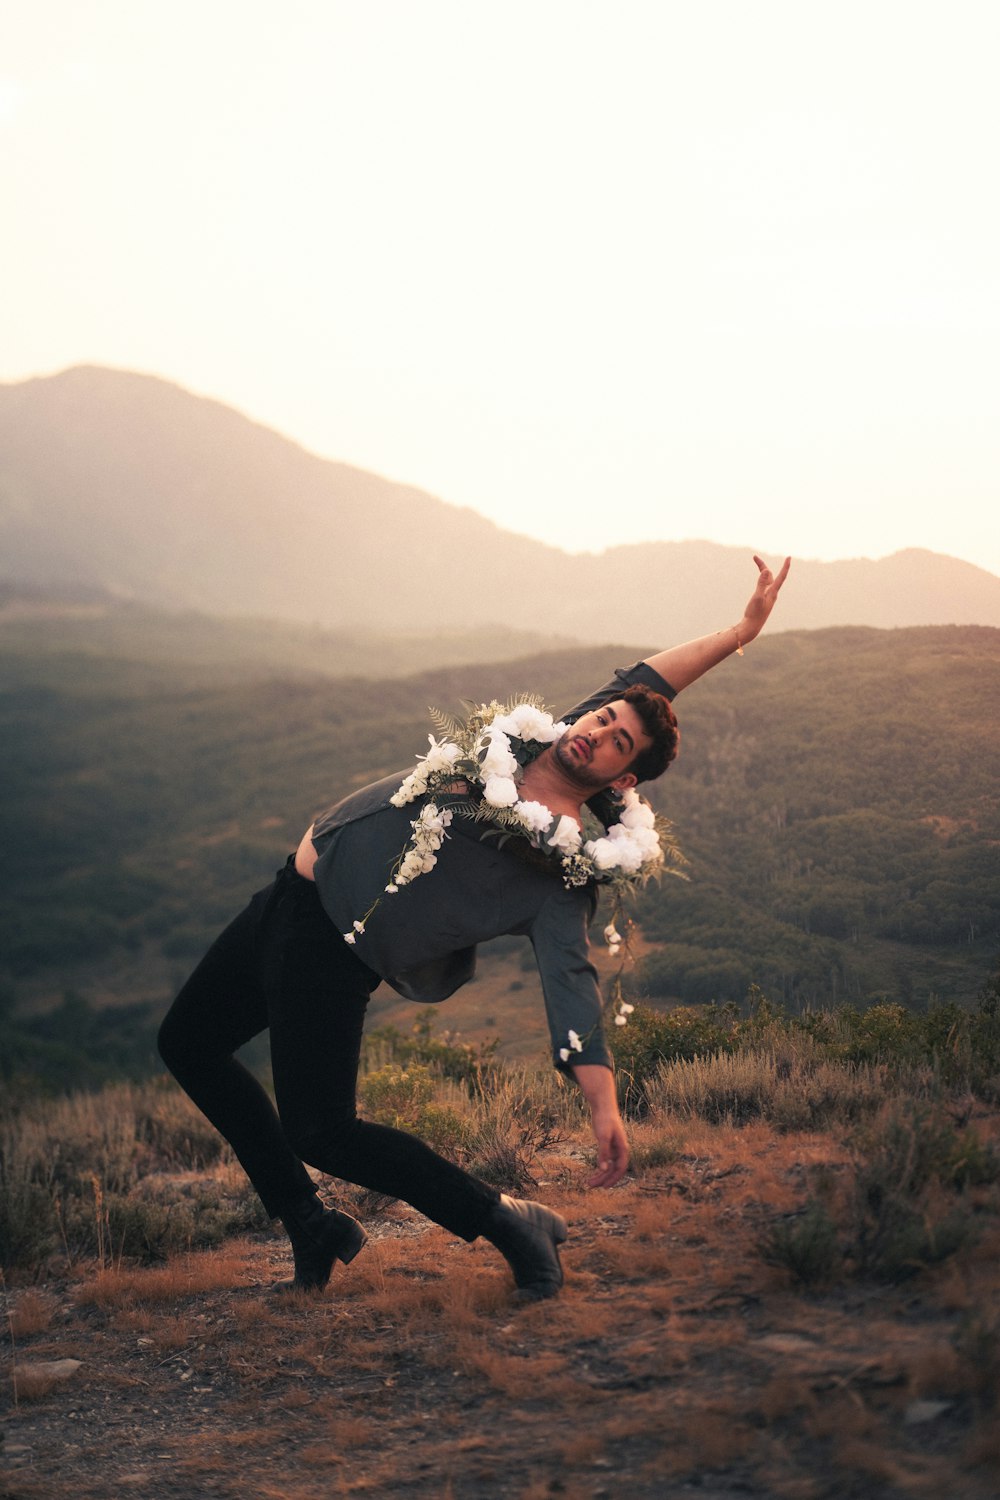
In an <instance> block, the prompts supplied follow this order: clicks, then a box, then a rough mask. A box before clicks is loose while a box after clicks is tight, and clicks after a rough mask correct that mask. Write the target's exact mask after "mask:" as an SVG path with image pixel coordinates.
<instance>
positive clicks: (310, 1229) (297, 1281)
mask: <svg viewBox="0 0 1000 1500" xmlns="http://www.w3.org/2000/svg"><path fill="white" fill-rule="evenodd" d="M281 1222H282V1224H283V1225H284V1226H285V1232H286V1234H287V1235H288V1238H289V1239H290V1240H291V1242H292V1255H293V1257H294V1260H295V1276H294V1278H293V1279H292V1280H291V1281H279V1282H277V1283H276V1284H275V1286H274V1287H273V1288H272V1290H273V1291H275V1292H299V1291H306V1292H321V1291H322V1290H323V1288H324V1287H325V1286H326V1284H327V1282H328V1281H329V1280H330V1273H331V1271H332V1270H333V1267H334V1263H335V1262H336V1261H338V1260H339V1261H341V1262H342V1263H343V1264H344V1265H345V1266H346V1265H347V1263H348V1261H352V1260H353V1259H354V1257H355V1256H356V1255H357V1253H358V1251H359V1250H360V1249H361V1248H362V1246H363V1245H364V1243H365V1241H366V1240H367V1238H368V1236H367V1235H366V1234H365V1232H364V1230H363V1229H362V1227H361V1225H360V1224H359V1223H358V1221H357V1219H352V1218H351V1216H350V1214H342V1213H340V1212H339V1210H337V1209H335V1208H324V1207H323V1204H322V1203H321V1201H320V1199H319V1198H318V1197H317V1196H316V1195H315V1194H310V1196H309V1197H307V1198H300V1199H298V1201H297V1202H295V1203H292V1204H290V1205H289V1207H288V1208H286V1209H284V1210H283V1211H282V1214H281Z"/></svg>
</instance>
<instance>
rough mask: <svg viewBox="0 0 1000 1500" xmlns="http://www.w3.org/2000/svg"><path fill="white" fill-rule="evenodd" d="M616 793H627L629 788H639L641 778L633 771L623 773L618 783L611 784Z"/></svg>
mask: <svg viewBox="0 0 1000 1500" xmlns="http://www.w3.org/2000/svg"><path fill="white" fill-rule="evenodd" d="M611 785H612V787H613V788H614V790H615V791H616V792H627V791H628V789H629V787H632V786H638V785H639V778H638V776H636V775H635V774H634V773H633V772H632V771H623V772H622V774H621V775H620V776H619V778H618V780H617V781H613V782H612V783H611Z"/></svg>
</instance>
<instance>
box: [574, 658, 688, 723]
mask: <svg viewBox="0 0 1000 1500" xmlns="http://www.w3.org/2000/svg"><path fill="white" fill-rule="evenodd" d="M630 687H647V688H650V689H651V690H652V691H653V692H654V693H661V694H662V695H663V697H664V698H669V699H673V698H676V697H677V694H676V693H675V691H674V689H673V688H672V687H671V686H670V683H669V682H667V680H666V678H665V677H661V676H660V674H659V672H655V671H654V670H653V668H652V667H651V666H650V665H649V662H647V661H637V662H635V663H633V665H632V666H631V667H616V668H615V675H614V676H613V677H612V679H611V681H610V682H606V683H605V684H604V686H603V687H599V688H598V689H597V691H596V692H595V693H591V694H590V697H589V698H584V700H583V702H582V703H575V704H574V705H573V707H572V708H571V709H570V710H569V712H568V713H565V714H563V715H562V719H563V722H564V723H566V724H574V723H575V722H576V720H577V719H582V718H583V716H584V714H588V713H590V711H591V709H594V708H600V707H601V704H602V703H610V702H611V701H612V700H613V699H615V698H620V697H621V696H622V694H623V693H624V692H625V690H626V688H630Z"/></svg>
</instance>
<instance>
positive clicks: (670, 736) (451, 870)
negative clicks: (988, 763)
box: [160, 557, 789, 1300]
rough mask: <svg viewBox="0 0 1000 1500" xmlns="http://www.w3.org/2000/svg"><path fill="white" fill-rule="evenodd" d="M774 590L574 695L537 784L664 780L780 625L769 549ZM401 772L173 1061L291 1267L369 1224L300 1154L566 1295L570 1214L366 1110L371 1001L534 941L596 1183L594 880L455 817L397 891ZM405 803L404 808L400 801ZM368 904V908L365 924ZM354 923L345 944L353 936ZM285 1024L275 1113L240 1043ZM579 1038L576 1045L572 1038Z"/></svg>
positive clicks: (315, 1264)
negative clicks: (584, 696)
mask: <svg viewBox="0 0 1000 1500" xmlns="http://www.w3.org/2000/svg"><path fill="white" fill-rule="evenodd" d="M754 561H755V563H756V564H757V568H758V578H757V584H756V587H755V589H754V592H753V594H752V595H751V597H750V600H749V602H748V604H747V606H746V609H745V610H744V613H743V616H742V618H741V619H740V620H739V622H738V623H737V624H736V625H733V626H729V627H728V628H727V629H725V630H722V631H719V632H717V633H716V634H714V635H710V636H703V637H702V638H701V639H699V640H695V641H689V642H687V643H686V644H685V645H682V646H675V647H673V648H671V649H669V650H666V651H661V652H659V653H657V654H656V655H654V656H652V657H650V658H648V660H646V661H645V662H640V663H637V664H636V666H635V667H633V668H630V669H629V670H628V671H626V672H619V673H617V674H616V678H615V679H614V680H613V681H612V682H610V683H609V684H607V685H606V687H604V688H602V689H600V690H599V691H598V693H596V694H594V695H593V697H592V698H590V699H588V700H586V701H585V702H584V703H582V704H579V705H577V707H576V708H575V709H574V710H573V711H572V713H571V714H570V715H569V716H568V718H569V719H570V720H571V721H572V722H571V724H570V727H569V728H568V729H567V730H566V732H565V733H564V734H563V735H562V736H561V738H559V739H557V740H556V741H555V742H554V743H553V744H551V745H549V746H548V747H547V748H546V749H544V750H543V751H542V752H541V753H540V754H539V755H538V756H537V757H536V758H535V759H534V760H532V761H531V762H530V764H528V765H527V766H525V767H524V769H523V772H522V773H521V776H520V783H519V788H518V795H519V797H520V798H521V800H522V801H524V802H530V803H533V804H541V805H542V807H543V810H544V809H545V808H547V809H548V810H549V811H550V812H551V813H552V815H553V818H554V819H555V820H556V821H557V822H558V821H559V820H560V819H569V820H570V821H571V824H572V825H576V824H577V823H578V822H579V819H580V817H581V810H582V807H583V804H584V803H585V802H589V801H591V800H592V799H593V798H594V797H595V794H597V795H600V794H604V793H611V794H612V795H615V794H619V795H620V794H621V793H623V792H625V791H627V790H628V789H629V788H631V787H633V786H634V785H635V784H636V782H637V781H638V780H639V779H640V777H642V778H647V779H648V778H649V777H650V776H653V775H657V774H659V773H660V772H661V771H662V770H664V769H665V768H666V766H667V765H668V764H669V762H670V760H672V759H673V755H674V753H675V752H676V744H677V734H676V721H675V720H674V717H673V712H672V710H671V709H670V706H669V701H668V700H669V699H671V698H673V697H674V696H675V695H676V694H677V693H678V692H680V691H681V690H682V689H683V688H685V687H687V686H689V685H690V684H691V683H692V682H694V681H696V680H697V679H698V678H699V677H701V676H702V675H703V674H704V673H705V672H707V671H709V670H710V669H711V668H712V667H714V666H717V665H718V664H719V663H720V662H722V661H724V660H725V659H726V658H727V657H728V656H731V655H732V654H733V653H734V652H737V651H738V652H740V653H742V651H743V647H744V646H745V645H746V644H747V643H748V642H749V641H752V640H753V639H754V638H755V637H756V636H757V635H758V634H759V633H760V631H761V629H762V628H763V626H764V624H765V623H766V621H767V619H768V616H769V615H770V613H771V610H772V608H773V607H774V603H775V600H776V598H777V595H778V592H779V590H780V589H781V586H782V584H783V583H784V581H785V578H786V576H787V574H788V569H789V560H788V559H786V560H785V563H784V566H783V567H782V568H781V570H780V572H779V573H778V574H777V576H774V575H773V574H772V573H771V571H770V569H769V568H767V567H766V566H765V564H764V562H763V561H762V559H761V558H759V557H755V558H754ZM401 781H402V777H401V776H394V777H388V778H386V779H385V780H384V781H382V782H378V783H376V784H374V785H373V786H371V787H366V788H364V789H363V790H362V791H360V792H357V793H355V794H354V795H353V796H351V797H348V798H346V799H345V800H344V801H343V802H341V803H338V804H337V806H336V807H334V808H331V809H330V810H329V811H328V812H327V813H324V814H323V815H322V817H320V818H319V819H317V821H316V822H315V823H314V824H313V825H312V826H311V827H310V828H309V829H308V830H307V832H306V834H305V836H304V838H303V840H302V842H301V844H300V846H299V848H298V851H297V852H296V854H295V855H294V856H293V857H292V858H291V859H290V860H289V862H288V864H287V865H286V867H285V869H284V870H282V871H280V872H279V874H278V876H277V878H276V880H275V881H274V883H273V884H272V885H271V886H269V887H267V888H266V889H265V890H263V891H260V892H258V893H257V895H256V896H254V897H253V899H252V900H251V902H250V904H249V906H248V907H247V908H246V910H245V911H244V912H242V913H241V914H240V916H238V917H237V918H236V919H235V921H234V922H232V923H231V924H230V926H229V927H227V928H226V930H225V932H224V933H223V934H222V935H221V937H219V938H218V939H217V940H216V942H215V943H214V944H213V945H212V947H211V948H210V949H209V952H208V953H207V954H206V955H205V958H204V959H203V960H202V961H201V963H200V964H199V965H198V968H197V969H196V970H195V972H194V974H192V976H191V978H190V979H189V980H188V982H187V984H186V985H185V986H184V988H183V989H182V990H181V992H180V994H179V995H178V997H177V999H176V1001H175V1002H174V1004H173V1006H172V1007H171V1010H170V1011H169V1013H168V1015H167V1017H166V1019H165V1020H164V1022H163V1026H162V1027H161V1030H160V1051H161V1055H162V1056H163V1059H164V1061H165V1062H166V1064H167V1066H168V1067H169V1068H170V1069H171V1071H172V1072H173V1073H174V1075H175V1077H176V1078H177V1079H178V1081H179V1082H180V1083H181V1085H182V1087H183V1088H185V1089H186V1090H187V1092H188V1093H189V1094H190V1096H191V1097H192V1099H194V1101H195V1103H197V1104H198V1106H199V1108H200V1109H202V1111H203V1112H204V1113H205V1114H206V1115H207V1116H208V1118H209V1119H210V1120H211V1121H212V1123H213V1124H214V1125H215V1126H216V1128H217V1129H219V1130H220V1131H221V1132H222V1134H223V1135H224V1136H225V1137H226V1139H227V1140H228V1141H229V1143H230V1145H231V1146H232V1147H233V1150H234V1151H235V1153H236V1155H237V1157H238V1158H239V1160H240V1162H241V1164H242V1165H243V1167H244V1168H245V1170H246V1172H247V1173H248V1175H249V1177H250V1179H251V1181H252V1182H253V1185H254V1187H255V1188H256V1190H257V1192H258V1193H259V1195H260V1197H261V1200H262V1202H263V1203H264V1206H265V1208H266V1209H267V1212H268V1213H269V1214H270V1215H271V1216H272V1217H273V1218H280V1219H281V1220H282V1223H283V1224H284V1227H285V1230H286V1232H287V1233H288V1236H289V1239H290V1241H291V1245H292V1252H293V1259H294V1267H295V1271H294V1277H293V1279H292V1281H291V1282H287V1283H282V1284H281V1285H282V1286H286V1287H292V1288H301V1289H321V1288H323V1287H324V1286H325V1285H326V1284H327V1282H328V1280H329V1278H330V1274H331V1271H332V1268H333V1266H334V1264H335V1262H336V1261H337V1260H340V1261H342V1262H347V1261H349V1260H351V1259H352V1258H353V1257H354V1256H355V1255H356V1254H357V1253H358V1251H359V1250H360V1249H361V1248H362V1246H363V1244H364V1241H365V1234H364V1231H363V1230H362V1228H361V1226H360V1225H359V1224H358V1223H357V1222H356V1221H355V1220H354V1219H352V1218H351V1217H350V1216H349V1215H347V1214H343V1213H340V1212H338V1211H337V1210H332V1209H326V1208H325V1207H324V1206H323V1204H322V1202H321V1201H320V1199H319V1197H318V1195H317V1194H316V1190H315V1186H314V1184H313V1181H312V1178H311V1177H310V1176H309V1173H308V1172H307V1171H306V1169H305V1167H304V1166H303V1162H308V1163H310V1165H312V1166H313V1167H316V1168H318V1169H319V1170H321V1171H323V1172H326V1173H328V1174H329V1175H331V1176H334V1177H340V1178H342V1179H345V1180H347V1181H350V1182H355V1183H359V1184H361V1185H363V1186H366V1187H369V1188H373V1189H375V1190H376V1191H379V1192H383V1193H387V1194H389V1195H390V1196H392V1197H397V1198H402V1199H404V1200H405V1201H406V1202H408V1203H410V1204H412V1205H413V1206H414V1207H416V1208H417V1209H419V1210H420V1211H421V1212H422V1213H424V1214H426V1215H427V1216H428V1217H429V1218H431V1219H433V1220H434V1221H435V1222H436V1223H439V1224H442V1225H443V1226H444V1227H445V1228H447V1229H449V1230H450V1231H451V1232H452V1233H454V1234H456V1235H458V1236H460V1237H461V1238H463V1239H466V1240H470V1241H471V1240H474V1239H475V1238H477V1237H478V1236H480V1235H482V1236H483V1237H484V1238H486V1239H487V1240H489V1241H490V1242H491V1243H492V1244H493V1245H495V1246H496V1248H497V1249H498V1250H499V1251H500V1252H501V1254H502V1255H503V1256H504V1257H505V1258H506V1260H507V1261H508V1264H509V1265H510V1267H511V1269H512V1271H513V1274H514V1280H515V1283H516V1285H517V1288H518V1293H517V1295H518V1297H519V1299H520V1300H538V1299H541V1298H545V1297H550V1296H553V1295H555V1293H556V1292H557V1291H558V1290H559V1287H560V1286H561V1284H562V1270H561V1267H560V1263H559V1249H558V1247H559V1245H560V1244H561V1243H562V1242H563V1240H564V1239H565V1238H566V1225H565V1221H564V1220H563V1219H562V1218H561V1217H560V1216H559V1215H558V1214H555V1213H553V1212H552V1211H551V1210H549V1209H547V1208H545V1207H544V1206H543V1205H542V1204H538V1203H530V1202H522V1201H519V1200H517V1199H511V1198H508V1197H507V1196H506V1195H501V1194H498V1193H497V1192H496V1190H495V1189H493V1188H491V1187H489V1186H488V1185H487V1184H486V1183H483V1182H480V1181H478V1180H477V1179H476V1178H474V1177H472V1176H471V1175H470V1174H469V1173H467V1172H464V1171H462V1170H461V1168H459V1167H457V1166H456V1165H455V1164H454V1163H452V1162H448V1161H446V1160H445V1159H444V1158H442V1157H440V1156H438V1155H437V1154H436V1153H435V1152H433V1151H431V1150H430V1148H429V1147H427V1146H426V1145H424V1143H423V1142H422V1141H420V1140H418V1139H417V1138H416V1137H415V1136H412V1135H409V1134H408V1133H407V1132H405V1131H399V1130H392V1129H389V1128H388V1127H386V1126H383V1125H376V1124H372V1123H371V1122H369V1121H365V1120H360V1119H359V1118H358V1116H357V1111H356V1103H355V1095H356V1084H357V1072H358V1064H359V1060H360V1053H361V1036H362V1030H363V1026H364V1016H365V1009H366V1006H367V1003H368V999H369V996H370V994H371V992H372V990H374V989H375V987H376V986H377V985H378V984H379V982H380V981H381V980H382V979H385V980H387V981H388V982H389V983H390V984H392V985H393V987H394V988H395V989H397V990H398V991H399V992H400V993H401V994H403V995H406V996H408V997H409V998H413V999H419V1000H432V1001H434V1000H440V999H443V998H445V997H446V996H447V995H448V994H450V993H452V992H453V991H454V989H455V988H457V986H458V985H459V984H461V983H464V982H465V980H467V979H468V978H470V977H471V975H472V972H473V968H474V963H475V945H476V943H478V942H482V941H485V940H486V939H487V938H490V937H496V936H499V935H500V934H501V933H508V932H518V933H523V934H526V935H527V936H528V937H529V938H530V939H531V942H532V944H533V947H534V950H535V956H536V960H537V962H538V967H539V972H540V974H541V979H542V988H543V993H544V996H545V1003H546V1009H547V1012H548V1018H549V1028H550V1034H551V1038H552V1045H553V1056H554V1060H555V1063H556V1066H557V1067H561V1068H562V1069H563V1071H565V1072H567V1073H569V1074H570V1075H571V1076H572V1077H573V1078H574V1079H575V1080H576V1082H577V1084H578V1085H579V1087H580V1088H581V1090H582V1091H583V1094H584V1096H585V1098H586V1100H587V1103H588V1105H589V1107H590V1113H591V1121H592V1126H593V1132H594V1138H595V1141H596V1144H597V1170H596V1172H595V1173H594V1174H593V1175H592V1176H591V1178H590V1179H589V1181H590V1185H591V1186H592V1187H610V1186H611V1185H612V1184H613V1183H616V1182H618V1181H619V1180H620V1179H621V1177H622V1176H623V1174H624V1173H625V1171H626V1169H627V1167H628V1145H627V1141H626V1137H625V1131H624V1127H623V1125H622V1121H621V1117H620V1115H619V1112H618V1106H617V1100H616V1093H615V1084H614V1077H613V1074H612V1071H611V1058H610V1055H609V1053H608V1050H607V1046H606V1044H605V1042H604V1038H603V1034H602V1030H601V1024H600V1021H601V999H600V994H599V991H598V988H597V983H596V975H595V973H594V970H593V968H592V966H591V965H590V963H589V961H588V957H587V935H586V928H587V924H588V921H589V918H590V916H591V915H592V913H593V906H594V899H593V897H594V892H593V888H592V887H591V886H582V887H581V886H567V885H566V884H565V883H564V881H563V880H562V879H560V878H559V877H558V873H555V874H554V873H553V868H552V866H551V861H549V862H546V860H544V859H542V860H541V861H539V860H537V859H535V860H531V859H529V858H525V857H524V851H523V850H521V851H518V849H517V847H516V844H517V841H513V845H512V846H504V847H499V846H498V841H497V840H496V839H490V838H488V837H487V838H484V837H483V827H482V824H480V823H477V822H473V821H471V820H467V819H461V818H456V819H454V821H453V823H452V825H451V829H450V834H451V836H450V837H449V838H448V839H447V841H446V843H445V845H444V847H442V849H441V851H440V860H439V862H438V864H437V866H436V867H435V868H434V869H433V870H432V871H431V873H430V874H428V875H425V876H422V877H421V878H420V879H419V880H416V881H414V882H413V883H412V884H411V885H408V886H407V887H406V888H405V890H402V891H399V892H397V893H396V894H393V895H392V896H391V897H389V898H388V899H387V900H383V893H384V891H385V889H386V886H385V882H386V878H387V870H388V869H389V868H390V867H391V864H392V860H393V857H394V856H398V854H399V852H400V848H401V845H402V844H403V843H405V839H406V835H407V832H408V830H409V829H410V827H411V826H412V825H411V818H412V812H413V809H412V807H407V806H399V805H397V803H398V796H399V788H400V784H401ZM394 797H395V798H396V799H397V802H394V800H393V798H394ZM362 913H368V914H369V919H368V920H362V921H359V920H358V917H359V915H360V914H362ZM345 934H346V938H345ZM265 1028H269V1029H270V1045H271V1063H272V1075H273V1081H274V1091H275V1099H276V1103H277V1110H275V1108H274V1106H273V1105H272V1104H271V1101H270V1099H269V1098H268V1096H267V1095H266V1093H265V1092H264V1090H263V1089H262V1088H261V1087H260V1085H259V1084H258V1083H257V1082H256V1080H255V1079H254V1078H253V1077H252V1075H251V1074H250V1073H248V1072H247V1071H246V1069H244V1068H243V1066H242V1065H241V1064H240V1063H238V1062H237V1061H236V1059H235V1058H234V1056H233V1053H234V1052H235V1050H236V1049H237V1048H238V1047H240V1046H242V1044H243V1043H244V1042H246V1041H248V1040H249V1039H250V1037H252V1036H255V1035H256V1034H257V1033H258V1032H260V1031H262V1030H264V1029H265ZM570 1034H572V1036H573V1037H575V1038H576V1039H577V1041H576V1045H575V1047H574V1049H573V1050H572V1051H570V1050H569V1049H567V1048H566V1046H565V1042H566V1039H567V1037H569V1036H570Z"/></svg>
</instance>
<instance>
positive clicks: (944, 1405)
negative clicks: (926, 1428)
mask: <svg viewBox="0 0 1000 1500" xmlns="http://www.w3.org/2000/svg"><path fill="white" fill-rule="evenodd" d="M953 1405H954V1402H953V1401H911V1402H910V1404H909V1406H908V1407H907V1408H906V1411H905V1412H904V1413H903V1422H904V1424H905V1425H906V1426H907V1427H919V1426H920V1425H921V1423H923V1422H934V1421H936V1420H937V1418H938V1417H943V1416H944V1414H945V1412H946V1411H951V1408H952V1406H953Z"/></svg>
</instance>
